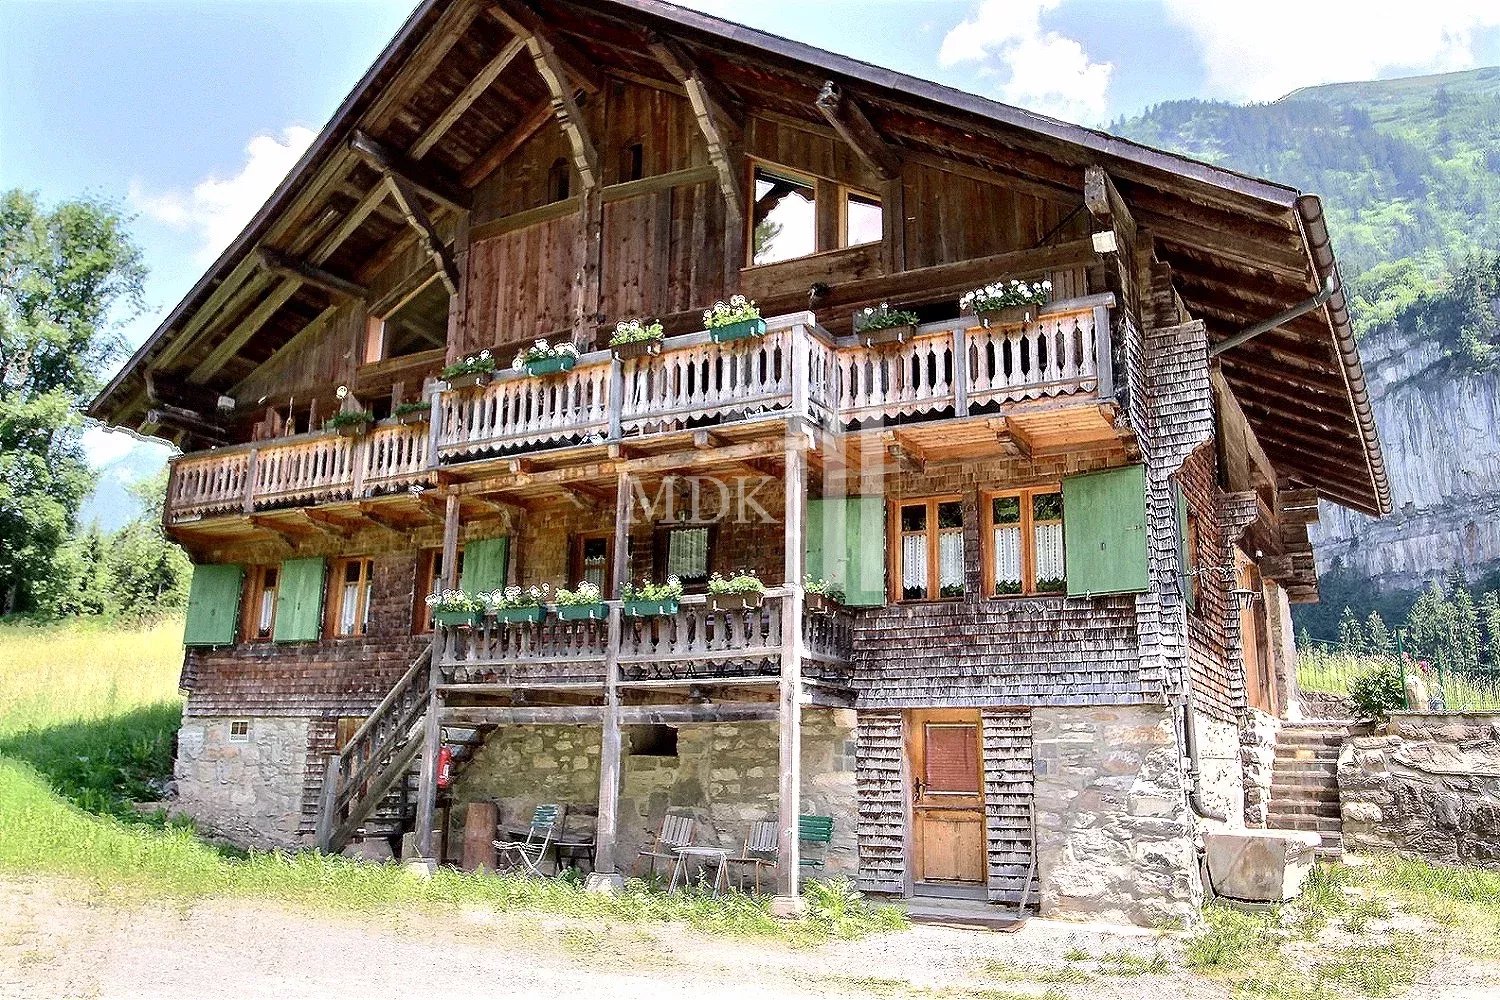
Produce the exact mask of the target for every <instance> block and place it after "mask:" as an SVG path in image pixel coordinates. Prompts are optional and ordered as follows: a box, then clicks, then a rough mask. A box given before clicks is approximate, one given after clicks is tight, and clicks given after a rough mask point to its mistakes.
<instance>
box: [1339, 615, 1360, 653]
mask: <svg viewBox="0 0 1500 1000" xmlns="http://www.w3.org/2000/svg"><path fill="white" fill-rule="evenodd" d="M1339 648H1341V649H1343V650H1344V651H1345V652H1349V653H1359V652H1363V651H1364V648H1365V636H1364V631H1363V630H1362V629H1361V628H1360V624H1359V617H1358V616H1357V615H1355V613H1354V609H1353V608H1350V607H1345V608H1344V614H1343V617H1342V618H1340V619H1339Z"/></svg>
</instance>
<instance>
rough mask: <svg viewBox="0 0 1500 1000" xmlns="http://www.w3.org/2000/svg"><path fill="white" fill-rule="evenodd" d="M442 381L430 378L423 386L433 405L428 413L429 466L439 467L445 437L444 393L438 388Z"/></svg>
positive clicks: (424, 395)
mask: <svg viewBox="0 0 1500 1000" xmlns="http://www.w3.org/2000/svg"><path fill="white" fill-rule="evenodd" d="M441 384H442V383H441V382H439V381H438V380H437V379H428V380H427V384H426V385H424V386H423V387H422V395H423V397H424V398H425V399H426V400H427V401H428V403H429V404H430V405H431V406H432V409H431V411H430V412H429V413H428V414H427V467H428V468H429V469H436V468H437V467H438V445H439V444H440V443H441V442H442V439H443V393H442V391H441V390H439V389H438V386H440V385H441Z"/></svg>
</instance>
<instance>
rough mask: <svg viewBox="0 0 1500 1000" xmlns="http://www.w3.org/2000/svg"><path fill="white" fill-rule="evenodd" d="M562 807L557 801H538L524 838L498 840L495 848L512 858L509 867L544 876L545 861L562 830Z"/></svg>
mask: <svg viewBox="0 0 1500 1000" xmlns="http://www.w3.org/2000/svg"><path fill="white" fill-rule="evenodd" d="M562 820H563V809H562V806H560V805H557V804H555V803H549V804H546V805H539V806H537V807H536V809H535V810H534V811H533V812H532V814H531V826H530V827H528V828H527V830H526V839H525V840H507V841H500V840H497V841H495V850H496V851H498V852H499V854H500V857H501V858H502V859H504V860H509V861H510V867H511V868H513V869H515V868H525V869H526V870H527V871H528V872H530V873H531V874H532V875H535V876H537V877H538V878H541V877H542V875H543V874H544V873H543V872H542V867H541V866H542V861H543V860H544V859H545V858H546V857H547V852H548V851H550V850H552V843H553V841H554V840H555V839H556V837H557V835H558V833H559V832H560V831H561V830H562Z"/></svg>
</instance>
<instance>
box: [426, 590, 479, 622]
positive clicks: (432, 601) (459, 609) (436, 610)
mask: <svg viewBox="0 0 1500 1000" xmlns="http://www.w3.org/2000/svg"><path fill="white" fill-rule="evenodd" d="M427 606H428V607H429V608H431V609H432V620H433V621H434V622H436V623H437V624H439V625H472V624H474V622H475V620H476V619H477V618H478V617H479V615H480V614H482V613H483V612H484V609H485V601H484V599H483V597H481V596H480V595H478V594H469V593H465V592H464V591H462V590H444V591H442V592H440V593H437V594H428V595H427Z"/></svg>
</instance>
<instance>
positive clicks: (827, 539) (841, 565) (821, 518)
mask: <svg viewBox="0 0 1500 1000" xmlns="http://www.w3.org/2000/svg"><path fill="white" fill-rule="evenodd" d="M806 554H807V565H806V567H805V569H806V573H807V575H808V576H809V577H810V578H812V579H814V580H827V581H828V582H829V583H836V584H839V585H840V586H842V585H843V582H844V578H845V576H846V575H847V573H846V571H847V563H848V553H846V552H845V551H844V500H843V498H842V497H837V498H829V499H826V500H825V499H818V500H808V501H807V553H806ZM787 582H789V583H790V582H792V581H787Z"/></svg>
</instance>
